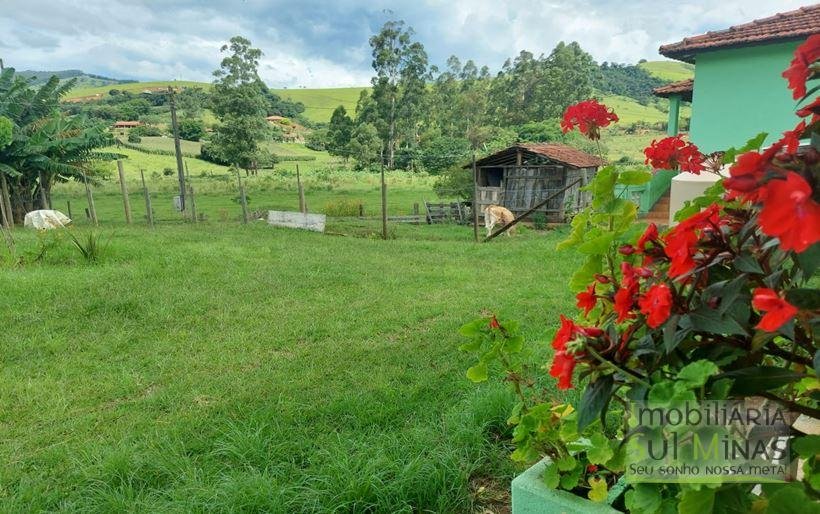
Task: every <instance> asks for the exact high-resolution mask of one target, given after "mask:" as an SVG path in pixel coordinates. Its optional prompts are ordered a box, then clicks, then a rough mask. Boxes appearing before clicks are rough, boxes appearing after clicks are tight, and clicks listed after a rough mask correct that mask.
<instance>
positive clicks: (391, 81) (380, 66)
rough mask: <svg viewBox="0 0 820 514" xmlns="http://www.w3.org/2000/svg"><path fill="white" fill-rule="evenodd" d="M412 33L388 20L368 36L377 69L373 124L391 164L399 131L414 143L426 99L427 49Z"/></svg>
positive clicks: (402, 23) (391, 164)
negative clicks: (378, 29)
mask: <svg viewBox="0 0 820 514" xmlns="http://www.w3.org/2000/svg"><path fill="white" fill-rule="evenodd" d="M413 34H414V32H413V29H412V28H405V24H404V22H403V21H388V22H387V23H385V24H384V26H383V27H382V29H381V30H380V31H379V33H378V34H376V35H374V36H373V37H371V38H370V47H371V49H372V56H373V69H374V70H375V72H376V76H374V77H373V79H372V80H371V82H372V84H373V92H372V99H373V100H374V101H375V103H376V112H377V118H376V120H375V121H376V123H375V126H376V128H377V130H378V132H379V135H380V136H381V139H382V140H383V141H384V142H385V145H386V149H385V150H386V151H387V164H388V167H390V168H393V167H394V166H395V152H396V147H397V142H398V141H399V139H400V135H401V136H403V137H404V138H405V140H406V141H409V142H410V143H411V144H414V143H415V141H414V138H415V137H416V136H417V129H418V122H419V120H420V119H421V117H422V108H423V106H424V102H425V99H426V98H425V96H426V80H427V78H428V72H427V65H428V62H427V53H426V52H425V50H424V46H423V45H422V44H421V43H419V42H414V41H413V40H412V37H413ZM400 131H401V134H400Z"/></svg>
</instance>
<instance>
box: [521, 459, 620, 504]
mask: <svg viewBox="0 0 820 514" xmlns="http://www.w3.org/2000/svg"><path fill="white" fill-rule="evenodd" d="M548 462H549V459H543V460H542V461H540V462H539V463H537V464H535V465H534V466H532V467H531V468H530V469H528V470H527V471H525V472H523V473H521V474H520V475H518V476H517V477H515V479H513V481H512V514H588V513H591V514H622V513H621V512H620V511H618V510H615V509H613V508H612V507H610V506H609V505H607V504H606V503H596V502H593V501H592V500H588V499H586V498H581V497H580V496H575V495H574V494H572V493H571V492H569V491H563V490H560V489H549V488H548V487H547V486H546V485H544V481H543V479H542V476H543V475H544V468H545V467H546V466H547V463H548Z"/></svg>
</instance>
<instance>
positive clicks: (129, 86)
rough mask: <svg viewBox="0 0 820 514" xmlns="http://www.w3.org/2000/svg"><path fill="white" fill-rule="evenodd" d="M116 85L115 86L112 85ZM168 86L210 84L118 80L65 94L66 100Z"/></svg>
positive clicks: (207, 86)
mask: <svg viewBox="0 0 820 514" xmlns="http://www.w3.org/2000/svg"><path fill="white" fill-rule="evenodd" d="M114 85H116V87H112V86H114ZM168 86H174V87H201V88H203V89H208V88H210V87H211V85H210V84H209V83H207V82H194V81H192V80H159V81H155V82H120V83H117V84H109V85H101V86H82V85H79V84H78V85H77V86H75V87H74V88H73V89H72V90H71V91H69V92H68V94H67V95H66V96H65V99H66V100H77V99H80V98H85V97H93V96H98V95H100V96H101V95H104V94H107V93H108V92H109V91H110V90H111V89H119V90H120V91H129V92H132V93H139V92H141V91H145V90H157V89H165V88H167V87H168Z"/></svg>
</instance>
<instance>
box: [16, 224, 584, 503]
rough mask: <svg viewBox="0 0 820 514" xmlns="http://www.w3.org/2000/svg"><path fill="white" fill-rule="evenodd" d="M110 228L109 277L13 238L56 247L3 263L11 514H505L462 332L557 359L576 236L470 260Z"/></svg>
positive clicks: (314, 239) (462, 237)
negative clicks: (513, 327)
mask: <svg viewBox="0 0 820 514" xmlns="http://www.w3.org/2000/svg"><path fill="white" fill-rule="evenodd" d="M73 230H76V231H79V232H81V233H84V232H85V230H87V229H84V228H82V227H79V228H75V229H73ZM99 231H100V233H101V235H102V238H103V239H104V240H105V241H106V242H107V244H106V249H105V252H104V255H103V258H102V261H101V263H99V264H97V265H89V264H85V263H83V262H81V261H80V260H79V257H78V253H77V252H76V251H72V249H71V248H70V246H69V244H68V240H67V238H66V237H65V235H62V236H60V235H59V234H58V233H49V234H47V235H46V236H40V237H39V238H38V236H37V235H35V233H34V232H29V231H24V230H22V229H18V230H17V231H16V233H15V236H16V238H17V245H18V249H19V252H20V253H21V254H22V255H24V256H26V258H27V259H29V260H30V259H31V257H32V256H33V255H35V254H36V253H38V251H39V250H38V249H39V247H40V245H41V244H47V245H48V246H49V248H50V249H49V250H48V251H47V252H46V253H45V257H44V259H43V260H42V261H40V262H39V263H29V264H27V265H24V266H22V267H18V268H14V269H9V268H8V267H0V289H2V291H3V295H4V304H5V308H4V309H2V310H0V324H2V326H3V334H4V338H3V341H4V345H3V352H2V357H1V358H2V364H3V365H2V374H3V380H2V381H0V388H2V392H1V393H0V405H2V410H0V412H2V422H0V457H1V458H0V470H1V471H0V472H1V473H2V475H0V476H2V489H0V491H1V492H0V511H3V512H33V511H58V510H59V511H78V512H121V511H130V512H180V513H182V512H228V511H230V512H239V511H242V512H252V511H253V512H329V511H343V512H422V511H424V512H471V511H474V510H476V509H478V508H479V507H481V506H486V505H487V504H488V503H493V502H495V501H501V502H503V501H505V498H504V496H503V491H505V490H506V489H507V487H508V485H509V479H510V478H511V476H512V474H514V473H515V470H514V469H513V467H512V465H511V463H510V461H509V460H508V452H509V450H508V449H507V448H506V447H504V446H503V445H500V444H499V441H503V440H504V439H505V438H506V437H508V436H509V433H508V429H507V428H506V425H505V422H504V420H505V419H506V417H507V415H508V409H509V408H510V406H511V404H512V399H511V398H510V396H509V394H508V393H507V392H506V391H505V389H504V388H503V386H501V384H499V383H497V382H496V383H490V384H485V385H482V386H474V385H471V384H470V383H468V381H467V379H466V378H465V377H464V372H465V369H466V368H467V367H468V366H469V365H470V359H469V357H468V356H467V355H464V354H461V353H460V352H458V351H457V346H458V344H459V342H460V341H459V336H458V335H457V333H456V331H457V329H458V327H459V326H460V325H461V324H462V323H463V322H465V321H467V320H470V319H472V318H473V317H475V316H477V315H478V314H479V313H480V312H481V311H482V310H483V309H492V310H494V311H497V312H498V313H499V314H500V315H501V316H505V317H513V318H517V319H520V320H521V321H522V323H523V327H525V328H524V330H525V334H526V336H527V339H528V341H530V342H531V343H532V353H530V354H529V355H528V356H527V357H526V358H527V359H528V360H530V361H532V362H534V363H536V364H542V363H545V362H547V359H548V356H549V349H548V344H547V343H546V341H548V340H549V338H550V337H551V335H552V333H553V331H554V330H555V327H556V320H555V319H554V318H555V317H556V314H555V313H556V312H561V311H565V310H567V309H569V308H570V306H571V305H572V297H571V295H570V293H569V292H568V291H567V290H566V287H565V284H566V282H567V279H568V277H569V274H570V270H571V269H572V268H573V267H574V266H575V264H576V262H575V260H574V258H573V257H572V254H571V253H569V254H564V253H556V252H555V251H554V247H555V243H556V241H557V240H558V239H559V238H560V234H557V233H547V234H544V233H538V232H534V231H527V230H524V231H523V233H522V234H520V235H519V236H517V237H514V238H511V239H508V238H503V240H501V241H497V242H494V243H492V244H482V245H476V244H475V243H473V242H472V241H471V236H472V232H471V230H470V229H469V228H468V227H459V226H447V225H444V226H426V225H425V226H401V227H398V229H397V232H396V236H397V239H394V240H388V241H381V240H374V239H370V238H360V237H338V236H332V235H322V234H316V233H307V232H299V231H291V230H287V229H274V228H270V227H268V226H266V225H264V224H262V223H260V224H252V225H248V226H242V225H239V224H215V223H207V224H198V225H164V226H163V225H160V226H159V227H158V229H157V230H155V231H149V230H147V229H144V228H136V227H132V228H128V227H125V226H123V225H115V226H112V225H110V224H109V225H107V226H104V227H103V228H101V229H99ZM547 378H548V377H547ZM550 382H551V381H549V380H548V381H547V383H546V384H545V386H546V387H548V388H552V384H551V383H550ZM556 396H559V395H556ZM479 484H480V485H482V486H487V488H486V489H483V490H482V491H481V492H479V491H478V489H479V488H478V485H479Z"/></svg>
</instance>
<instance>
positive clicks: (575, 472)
mask: <svg viewBox="0 0 820 514" xmlns="http://www.w3.org/2000/svg"><path fill="white" fill-rule="evenodd" d="M583 473H584V466H575V468H573V469H572V470H570V471H568V472H567V473H564V474H563V475H561V489H566V490H567V491H571V490H572V489H575V488H576V487H577V486H578V480H580V479H581V475H582V474H583Z"/></svg>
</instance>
